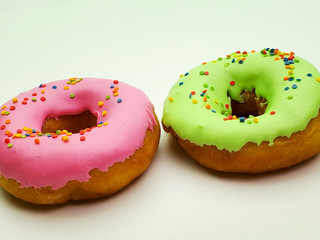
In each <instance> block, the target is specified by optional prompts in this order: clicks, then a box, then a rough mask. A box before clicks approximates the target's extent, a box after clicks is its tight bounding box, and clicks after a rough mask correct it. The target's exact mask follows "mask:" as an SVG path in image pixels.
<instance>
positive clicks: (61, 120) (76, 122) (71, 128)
mask: <svg viewBox="0 0 320 240" xmlns="http://www.w3.org/2000/svg"><path fill="white" fill-rule="evenodd" d="M94 126H97V117H96V116H94V115H93V114H92V113H91V112H90V111H84V112H82V113H79V114H76V115H63V116H60V117H58V118H57V119H55V118H48V119H46V121H45V122H44V123H43V125H42V129H41V132H42V133H55V132H56V131H57V130H61V131H62V130H67V131H68V132H71V133H79V132H80V130H82V129H86V128H91V127H94Z"/></svg>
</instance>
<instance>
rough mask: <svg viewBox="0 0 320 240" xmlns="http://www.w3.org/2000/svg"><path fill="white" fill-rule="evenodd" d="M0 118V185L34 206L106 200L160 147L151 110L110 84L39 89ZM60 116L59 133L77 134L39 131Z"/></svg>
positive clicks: (84, 82)
mask: <svg viewBox="0 0 320 240" xmlns="http://www.w3.org/2000/svg"><path fill="white" fill-rule="evenodd" d="M0 111H1V115H0V185H1V186H2V187H3V188H4V189H5V190H7V191H8V192H10V193H11V194H13V195H15V196H16V197H18V198H21V199H24V200H26V201H30V202H34V203H40V204H55V203H61V202H66V201H68V200H70V199H88V198H97V197H102V196H105V195H109V194H112V193H114V192H116V191H118V190H120V189H122V188H123V187H125V186H126V185H127V184H128V183H130V182H131V181H132V180H133V179H134V178H136V177H137V176H138V175H140V174H141V173H142V172H143V171H144V170H145V169H146V168H147V167H148V165H149V163H150V161H151V160H152V158H153V156H154V154H155V152H156V149H157V146H158V143H159V136H160V130H159V123H158V119H157V117H156V115H155V113H154V109H153V105H152V103H151V102H150V100H149V99H148V97H147V96H146V95H145V94H144V93H143V92H142V91H140V90H139V89H137V88H134V87H132V86H130V85H128V84H125V83H122V82H119V81H117V80H109V79H96V78H71V79H67V80H60V81H55V82H50V83H47V84H41V85H40V86H39V87H36V88H34V89H32V90H30V91H27V92H24V93H21V94H19V95H18V96H17V97H15V98H13V99H11V100H10V101H8V102H7V103H5V104H4V105H2V106H1V107H0ZM86 113H87V114H86ZM88 113H89V115H90V116H88ZM77 116H78V117H77ZM80 116H82V117H80ZM83 116H85V117H84V118H85V119H83ZM60 117H61V118H63V117H66V118H68V117H71V118H72V121H73V122H71V123H68V124H69V125H68V124H67V125H65V124H64V123H61V122H60V123H59V124H60V125H59V124H58V126H59V127H61V126H69V128H71V129H73V128H74V129H76V130H74V129H73V130H69V129H54V131H52V132H43V129H45V128H46V127H45V125H46V124H47V121H49V120H51V121H52V120H53V125H54V124H55V123H54V122H55V121H56V120H58V119H59V118H60ZM80 118H81V119H80ZM89 118H90V119H91V120H90V119H89ZM92 119H94V121H95V122H94V126H92ZM90 121H91V125H89V126H87V125H84V124H90V123H89V122H90ZM57 123H58V122H57ZM78 123H79V124H80V127H79V126H77V125H78ZM49 128H50V127H49ZM51 128H52V126H51ZM79 128H80V129H79ZM75 131H77V132H75ZM127 165H128V166H127ZM134 169H138V170H134ZM132 172H133V173H132ZM121 174H122V175H123V176H122V175H121ZM110 175H111V176H110ZM119 175H120V176H119ZM106 181H107V182H106Z"/></svg>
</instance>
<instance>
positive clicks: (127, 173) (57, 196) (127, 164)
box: [0, 113, 160, 204]
mask: <svg viewBox="0 0 320 240" xmlns="http://www.w3.org/2000/svg"><path fill="white" fill-rule="evenodd" d="M154 116H155V119H156V122H157V124H156V125H155V126H154V127H153V131H151V130H150V129H148V130H147V132H146V137H145V139H144V145H143V146H142V147H141V148H140V149H138V150H137V151H136V152H135V153H134V154H133V155H131V156H130V157H129V158H127V159H126V160H125V161H124V162H117V163H115V164H114V165H113V166H112V167H110V168H109V169H108V171H107V172H102V171H100V170H98V169H92V170H91V171H90V173H89V174H90V176H91V177H90V179H89V181H88V182H78V181H76V180H72V181H69V182H68V183H67V184H66V185H65V186H64V187H61V188H59V189H56V190H53V189H52V188H51V186H47V187H42V188H34V187H28V188H21V187H20V183H18V182H17V181H16V180H14V179H6V178H5V177H4V176H1V177H0V185H1V186H2V187H3V188H4V189H5V190H6V191H8V192H9V193H11V194H12V195H14V196H15V197H17V198H20V199H23V200H25V201H28V202H32V203H36V204H58V203H64V202H67V201H69V200H83V199H94V198H100V197H104V196H108V195H111V194H113V193H115V192H117V191H119V190H121V189H122V188H124V187H125V186H127V185H128V184H129V183H130V182H131V181H133V180H134V179H135V178H136V177H138V176H139V175H140V174H142V173H143V172H144V171H145V170H146V169H147V168H148V166H149V164H150V162H151V160H152V159H153V157H154V155H155V153H156V151H157V148H158V145H159V139H160V124H159V120H158V118H157V116H156V114H155V113H154Z"/></svg>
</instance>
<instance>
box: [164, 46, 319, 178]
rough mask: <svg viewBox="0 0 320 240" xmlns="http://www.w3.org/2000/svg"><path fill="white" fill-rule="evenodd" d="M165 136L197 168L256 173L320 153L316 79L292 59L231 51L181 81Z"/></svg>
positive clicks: (167, 108)
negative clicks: (177, 144) (186, 154)
mask: <svg viewBox="0 0 320 240" xmlns="http://www.w3.org/2000/svg"><path fill="white" fill-rule="evenodd" d="M180 77H181V78H180V79H179V81H178V82H177V83H176V84H175V85H174V86H173V87H172V89H171V91H170V93H169V95H168V98H167V99H166V101H165V104H164V110H163V118H162V124H163V127H164V130H165V131H166V132H169V133H171V134H172V135H173V136H174V137H175V138H177V140H178V142H179V144H180V145H181V146H182V147H183V148H184V149H185V151H186V152H187V153H188V154H190V155H191V156H192V157H193V158H194V159H195V160H196V161H198V162H199V163H200V164H201V165H203V166H205V167H208V168H211V169H214V170H218V171H224V172H245V173H257V172H265V171H271V170H276V169H280V168H284V167H288V166H291V165H294V164H297V163H299V162H301V161H303V160H306V159H308V158H310V157H311V156H313V155H315V154H317V153H318V152H319V151H320V131H319V129H320V117H319V107H320V94H319V92H320V73H319V71H318V70H317V69H316V68H315V67H314V66H312V65H311V64H310V63H308V62H307V61H306V60H304V59H302V58H300V57H298V56H296V55H295V54H294V53H293V52H290V53H287V52H281V51H279V50H278V49H270V48H267V49H263V50H261V51H260V52H255V51H252V52H250V53H247V52H245V51H244V52H240V51H238V52H236V53H232V54H230V55H227V56H226V57H225V58H219V59H217V60H214V61H212V62H205V63H203V64H202V65H200V66H198V67H196V68H194V69H192V70H191V71H189V72H187V73H185V74H183V75H181V76H180Z"/></svg>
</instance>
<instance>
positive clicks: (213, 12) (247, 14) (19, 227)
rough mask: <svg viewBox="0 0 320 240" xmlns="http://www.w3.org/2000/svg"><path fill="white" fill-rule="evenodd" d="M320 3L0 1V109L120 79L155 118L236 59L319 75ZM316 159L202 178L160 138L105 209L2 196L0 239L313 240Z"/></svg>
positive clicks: (319, 177)
mask: <svg viewBox="0 0 320 240" xmlns="http://www.w3.org/2000/svg"><path fill="white" fill-rule="evenodd" d="M319 9H320V1H317V0H314V1H311V0H304V1H294V0H291V1H258V0H253V1H249V0H241V1H231V0H229V1H223V0H221V1H215V0H211V1H200V0H198V1H173V0H171V1H169V0H162V1H147V0H145V1H143V0H140V1H102V0H87V1H85V0H47V1H46V0H28V1H23V0H21V1H14V0H13V1H4V0H0V104H2V103H4V102H5V101H7V100H8V99H10V98H12V97H14V96H16V95H17V94H19V93H20V92H23V91H26V90H29V89H31V88H33V87H36V86H38V85H39V84H40V83H45V82H49V81H54V80H59V79H65V78H70V77H100V78H111V79H118V80H120V81H124V82H127V83H129V84H131V85H134V86H136V87H138V88H140V89H142V90H143V91H144V92H145V93H146V94H147V95H148V96H149V98H150V99H151V101H152V102H153V103H154V105H155V108H156V113H157V114H158V117H159V118H161V117H162V109H163V102H164V99H165V98H166V96H167V94H168V92H169V90H170V88H171V86H172V85H173V84H174V82H175V81H177V80H178V78H179V75H180V74H181V73H185V72H186V71H188V70H189V69H191V68H193V67H195V66H197V65H199V64H201V63H202V62H203V61H209V60H213V59H217V58H218V57H220V56H222V57H223V56H225V55H226V54H229V53H231V52H234V51H237V50H241V51H243V50H246V51H250V50H252V49H254V50H260V49H262V48H264V47H273V48H279V49H280V50H282V51H294V52H295V53H296V54H297V55H299V56H301V57H303V58H305V59H307V60H308V61H310V62H311V63H313V64H314V65H315V66H316V67H317V68H320V50H319V42H320V41H319V40H320V33H319V32H320V30H319V23H320V13H319ZM319 183H320V159H319V156H317V157H314V158H312V159H310V160H308V161H306V162H304V163H302V164H299V165H298V166H295V167H291V168H289V169H286V170H281V171H277V172H273V173H268V174H258V175H237V174H224V173H217V172H213V171H209V170H206V169H204V168H203V167H201V166H199V165H198V164H197V163H195V161H193V160H192V159H191V158H190V157H188V156H187V155H186V154H185V153H184V152H183V151H182V150H181V149H180V148H179V146H178V145H177V143H176V142H175V141H174V140H173V139H172V138H171V137H170V136H168V135H167V134H165V133H164V132H162V136H161V142H160V145H159V149H158V152H157V154H156V156H155V158H154V160H153V162H152V164H151V166H150V168H149V169H148V171H146V172H145V174H143V175H142V176H141V177H139V178H138V179H137V180H136V181H134V182H133V183H132V184H131V185H129V186H128V187H127V188H125V189H124V190H123V191H121V192H119V193H117V194H115V195H113V196H111V197H108V198H104V199H100V200H95V201H85V202H72V203H68V204H64V205H60V206H54V207H45V206H36V205H32V204H29V203H25V202H22V201H20V200H17V199H15V198H14V197H12V196H10V195H9V194H7V193H6V192H4V191H3V190H0V238H1V239H2V240H7V239H13V240H15V239H33V240H34V239H45V240H51V239H79V240H80V239H96V238H99V239H148V240H149V239H184V240H186V239H245V240H248V239H254V240H257V239H259V240H261V239H266V240H267V239H268V240H269V239H281V240H283V239H290V240H293V239H308V240H313V239H320V228H319V216H320V187H319Z"/></svg>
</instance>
